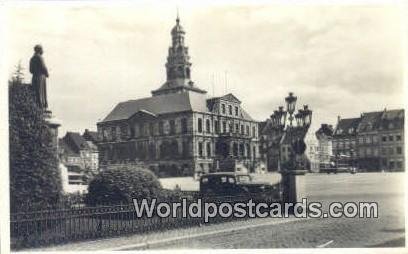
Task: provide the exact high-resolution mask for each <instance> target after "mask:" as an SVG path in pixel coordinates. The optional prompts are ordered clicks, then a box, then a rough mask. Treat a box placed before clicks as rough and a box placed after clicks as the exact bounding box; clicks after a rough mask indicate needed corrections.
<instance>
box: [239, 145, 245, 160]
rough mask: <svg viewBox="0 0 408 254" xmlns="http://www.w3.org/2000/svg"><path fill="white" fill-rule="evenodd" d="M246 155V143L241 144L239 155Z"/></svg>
mask: <svg viewBox="0 0 408 254" xmlns="http://www.w3.org/2000/svg"><path fill="white" fill-rule="evenodd" d="M244 155H245V146H244V144H240V145H239V156H241V157H244Z"/></svg>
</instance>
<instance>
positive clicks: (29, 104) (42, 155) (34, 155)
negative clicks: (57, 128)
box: [9, 80, 62, 211]
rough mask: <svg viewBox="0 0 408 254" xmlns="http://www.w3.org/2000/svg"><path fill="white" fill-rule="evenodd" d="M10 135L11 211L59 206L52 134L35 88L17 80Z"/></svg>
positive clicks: (11, 90) (11, 93) (11, 103)
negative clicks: (35, 94) (34, 90)
mask: <svg viewBox="0 0 408 254" xmlns="http://www.w3.org/2000/svg"><path fill="white" fill-rule="evenodd" d="M9 133H10V134H9V143H10V144H9V145H10V206H11V207H10V208H11V211H16V210H20V209H30V206H33V205H34V204H35V205H36V208H37V209H38V208H41V207H44V208H45V207H47V208H48V207H52V206H53V205H55V204H57V203H58V202H59V201H60V197H61V193H62V190H61V189H62V185H61V176H60V173H59V169H58V158H57V151H56V148H55V147H53V146H52V133H51V132H50V130H49V128H48V126H47V124H46V122H45V121H44V117H43V113H42V110H41V109H40V108H39V107H38V105H37V103H35V100H34V94H33V91H32V89H31V85H29V84H22V83H21V82H19V81H16V80H14V81H11V82H10V83H9ZM38 206H40V207H38Z"/></svg>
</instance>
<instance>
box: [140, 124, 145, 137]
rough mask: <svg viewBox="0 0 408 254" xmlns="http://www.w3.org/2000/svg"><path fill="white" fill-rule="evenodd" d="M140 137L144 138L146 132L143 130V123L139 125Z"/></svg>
mask: <svg viewBox="0 0 408 254" xmlns="http://www.w3.org/2000/svg"><path fill="white" fill-rule="evenodd" d="M140 135H141V136H146V130H145V124H144V123H141V124H140Z"/></svg>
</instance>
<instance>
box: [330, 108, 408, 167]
mask: <svg viewBox="0 0 408 254" xmlns="http://www.w3.org/2000/svg"><path fill="white" fill-rule="evenodd" d="M404 113H405V112H404V110H403V109H397V110H386V109H384V110H383V111H377V112H367V113H362V114H361V116H360V118H353V119H342V120H340V121H338V123H337V126H336V130H335V134H334V136H333V154H334V155H335V156H336V155H346V156H349V157H350V159H351V160H352V162H353V163H355V165H356V166H358V167H359V168H360V169H361V170H365V171H379V170H385V171H404V170H405V169H404V165H405V164H404V163H405V156H404Z"/></svg>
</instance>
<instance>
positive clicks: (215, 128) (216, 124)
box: [214, 121, 220, 134]
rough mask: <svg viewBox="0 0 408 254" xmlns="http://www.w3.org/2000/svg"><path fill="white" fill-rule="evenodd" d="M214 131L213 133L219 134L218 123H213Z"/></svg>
mask: <svg viewBox="0 0 408 254" xmlns="http://www.w3.org/2000/svg"><path fill="white" fill-rule="evenodd" d="M214 131H215V133H217V134H218V133H219V132H220V126H219V122H218V121H214Z"/></svg>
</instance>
